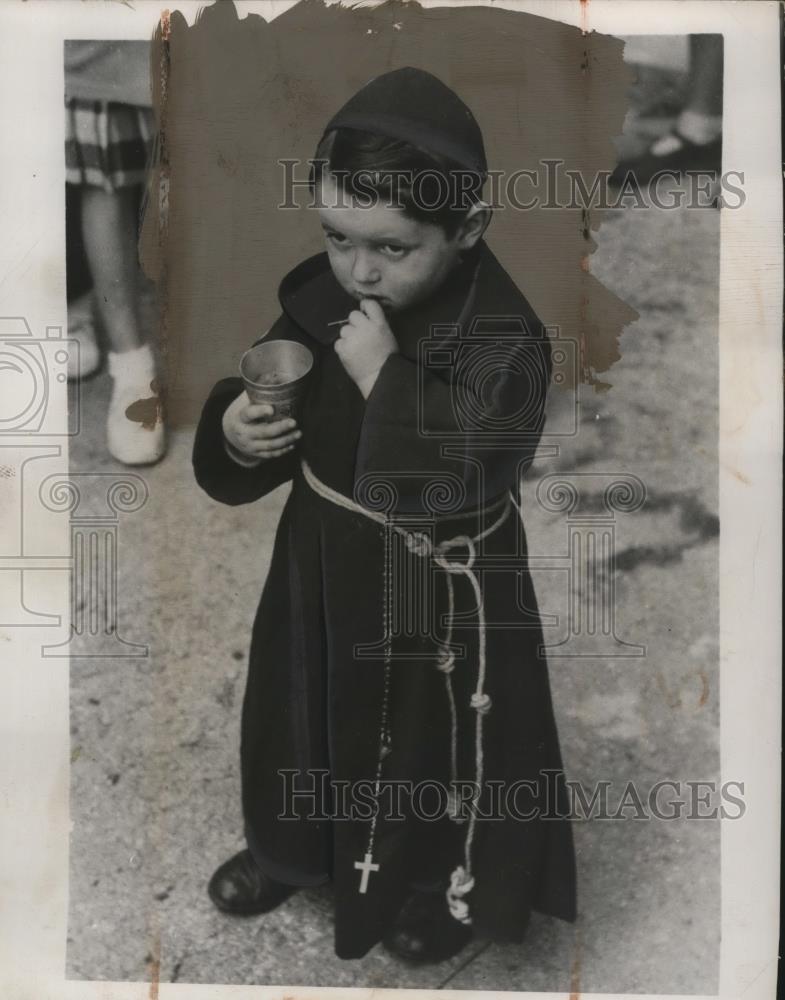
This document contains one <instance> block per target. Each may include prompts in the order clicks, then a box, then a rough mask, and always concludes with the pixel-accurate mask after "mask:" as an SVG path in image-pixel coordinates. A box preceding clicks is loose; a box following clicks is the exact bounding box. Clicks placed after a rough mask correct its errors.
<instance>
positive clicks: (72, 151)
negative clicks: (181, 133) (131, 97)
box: [65, 98, 155, 192]
mask: <svg viewBox="0 0 785 1000" xmlns="http://www.w3.org/2000/svg"><path fill="white" fill-rule="evenodd" d="M154 140H155V118H154V116H153V112H152V109H151V108H145V107H139V106H137V105H134V104H115V103H112V102H107V101H83V100H79V99H78V98H71V99H70V100H67V101H66V102H65V179H66V183H68V184H80V185H84V184H86V185H89V186H91V187H99V188H102V189H103V190H104V191H109V192H111V191H116V190H118V189H119V188H126V187H133V186H134V185H136V184H142V183H144V180H145V178H146V177H147V171H148V168H149V166H150V161H151V157H152V151H153V145H154Z"/></svg>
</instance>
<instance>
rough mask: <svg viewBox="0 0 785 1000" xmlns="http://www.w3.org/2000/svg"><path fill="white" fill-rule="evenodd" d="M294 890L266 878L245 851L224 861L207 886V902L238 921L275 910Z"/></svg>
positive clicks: (289, 886) (291, 887) (248, 852)
mask: <svg viewBox="0 0 785 1000" xmlns="http://www.w3.org/2000/svg"><path fill="white" fill-rule="evenodd" d="M296 889H297V887H296V886H293V885H283V884H282V883H281V882H275V881H273V879H271V878H269V877H268V876H267V875H265V873H264V872H263V871H262V869H261V868H260V867H259V866H258V865H257V863H256V862H255V861H254V859H253V856H252V855H251V852H250V851H248V850H245V851H240V853H239V854H235V856H234V857H233V858H229V860H228V861H225V862H224V863H223V864H222V865H221V867H220V868H218V869H217V870H216V872H215V874H214V875H213V877H212V878H211V879H210V883H209V885H208V886H207V892H208V893H209V895H210V899H211V900H212V901H213V902H214V903H215V905H216V906H217V907H218V909H219V910H223V912H224V913H234V914H235V915H236V916H241V917H251V916H254V915H255V914H257V913H267V912H268V911H270V910H274V909H275V907H276V906H278V905H279V904H281V903H282V902H283V901H284V900H285V899H288V897H289V896H291V895H292V893H293V892H295V891H296Z"/></svg>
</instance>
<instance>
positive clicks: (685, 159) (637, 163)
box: [608, 129, 722, 187]
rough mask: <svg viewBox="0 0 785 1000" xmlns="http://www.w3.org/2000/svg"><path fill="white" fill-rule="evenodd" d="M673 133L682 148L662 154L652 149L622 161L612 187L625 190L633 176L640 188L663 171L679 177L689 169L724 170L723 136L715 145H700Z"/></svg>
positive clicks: (707, 143) (612, 176)
mask: <svg viewBox="0 0 785 1000" xmlns="http://www.w3.org/2000/svg"><path fill="white" fill-rule="evenodd" d="M671 134H672V135H673V136H674V137H675V138H676V139H678V141H679V143H680V145H679V148H678V149H674V150H673V151H672V152H670V153H663V154H662V155H658V154H657V153H654V152H652V151H651V150H649V151H648V152H646V153H644V154H643V155H642V156H639V157H637V158H635V159H631V160H622V162H621V163H619V164H617V166H616V169H615V170H614V171H613V173H612V174H611V176H610V179H609V181H608V183H609V185H610V186H611V187H621V186H622V184H623V183H624V181H625V180H626V178H627V176H628V175H629V174H632V175H633V176H634V177H635V181H636V182H637V184H638V185H641V184H648V183H649V181H650V180H651V179H652V178H653V177H654V176H655V175H656V174H658V173H659V172H660V171H662V170H669V171H672V172H673V173H677V174H679V175H681V174H682V173H685V172H686V171H688V170H691V171H696V172H701V173H707V174H710V173H713V174H715V175H717V174H719V172H720V170H721V167H722V136H720V137H719V138H717V139H714V140H712V142H706V143H698V142H691V141H690V140H689V139H688V138H687V137H686V136H683V135H682V134H681V133H680V132H679V131H678V130H676V129H674V130H673V131H672V133H671Z"/></svg>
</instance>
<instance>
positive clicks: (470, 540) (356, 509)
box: [300, 458, 520, 924]
mask: <svg viewBox="0 0 785 1000" xmlns="http://www.w3.org/2000/svg"><path fill="white" fill-rule="evenodd" d="M300 466H301V468H302V471H303V475H304V477H305V481H306V482H307V483H308V485H309V486H310V487H311V489H312V490H313V491H314V492H315V493H316V494H318V495H319V496H321V497H322V498H324V499H325V500H329V501H330V502H331V503H334V504H335V505H336V506H338V507H342V508H343V509H344V510H348V511H351V512H352V513H355V514H362V516H363V517H367V518H369V519H370V520H372V521H375V522H376V523H377V524H380V525H382V526H383V527H385V528H392V529H393V531H395V532H397V533H398V534H399V535H401V536H402V537H403V538H404V540H405V542H406V546H407V548H408V549H409V551H410V552H412V553H414V554H415V555H418V556H421V557H425V556H429V557H431V558H433V560H434V562H435V563H436V565H437V566H439V568H440V569H442V570H444V572H445V574H446V576H445V579H446V583H447V600H448V610H447V635H446V637H445V642H444V644H443V645H442V646H441V648H440V650H439V661H438V663H437V669H438V670H440V671H441V672H442V673H444V680H445V686H446V690H447V697H448V701H449V705H450V719H451V737H450V768H451V772H452V775H451V777H452V783H453V786H454V785H455V782H456V781H457V774H458V716H457V710H456V705H455V693H454V691H453V687H452V678H451V676H450V675H451V674H452V671H453V670H454V668H455V655H454V653H452V651H451V650H450V645H451V641H452V634H453V625H454V617H455V593H454V585H453V581H452V577H453V575H455V574H458V573H460V574H462V575H463V576H465V577H466V578H467V579H468V580H469V583H470V584H471V587H472V590H473V591H474V597H475V601H476V602H477V640H478V665H477V684H476V687H475V690H474V694H473V695H472V696H471V699H470V707H471V708H473V709H474V710H475V711H476V713H477V716H476V722H475V740H474V745H475V776H476V785H477V789H478V793H479V789H480V788H481V787H482V780H483V773H484V759H483V746H482V729H483V717H484V716H485V715H486V714H487V713H488V712H489V711H490V708H491V699H490V697H489V696H488V695H487V694H486V693H485V670H486V655H485V654H486V621H485V602H484V600H483V593H482V588H481V587H480V582H479V580H478V579H477V574H476V573H475V572H474V568H473V567H474V562H475V559H476V556H477V549H476V544H477V542H480V541H482V540H483V539H484V538H487V537H488V536H489V535H490V534H492V533H493V532H494V531H495V530H496V529H497V528H498V527H500V525H501V524H502V523H503V522H504V521H505V520H506V519H507V517H508V516H509V514H510V510H511V505H510V500H512V503H513V504H514V506H515V508H516V510H518V511H519V512H520V507H519V506H518V504H517V503H516V501H515V498H514V497H512V494H511V493H510V494H509V495H505V497H504V498H503V499H502V500H501V501H500V504H503V507H502V510H501V513H500V514H499V516H498V517H497V518H496V520H495V521H493V522H492V523H491V524H490V525H488V527H487V528H485V529H484V530H483V531H480V532H479V533H478V534H476V535H474V536H469V535H456V537H455V538H450V539H445V540H444V541H443V542H440V543H439V544H438V545H437V546H436V547H434V545H433V543H432V542H431V539H430V538H429V537H428V536H427V535H425V534H424V533H423V532H421V531H414V532H413V531H407V529H405V528H402V527H400V526H398V525H396V524H395V523H394V522H393V521H392V520H391V519H390V518H389V517H388V516H387V515H385V514H382V513H380V512H379V511H374V510H369V509H368V508H367V507H363V506H362V505H361V504H358V503H356V502H355V501H354V500H352V499H350V498H349V497H347V496H344V494H343V493H339V492H338V491H337V490H334V489H332V487H330V486H328V485H327V484H326V483H323V482H322V481H321V479H319V478H318V476H316V474H315V473H314V472H313V470H312V469H311V467H310V465H309V464H308V463H307V462H306V460H305V459H304V458H301V459H300ZM495 506H496V505H494V507H492V508H490V509H491V510H492V509H495ZM460 546H465V547H466V550H467V557H466V561H465V562H459V561H456V560H451V559H449V558H448V557H447V553H448V552H450V551H452V549H455V548H458V547H460ZM391 575H392V574H391V570H390V553H389V532H385V551H384V578H385V579H384V582H385V595H384V605H385V606H384V610H383V615H382V620H383V625H384V637H385V648H384V694H383V698H382V721H381V727H380V734H379V735H380V744H379V759H378V764H377V769H376V780H375V783H374V789H375V795H376V797H377V799H378V795H379V788H380V782H381V772H382V761H383V759H384V757H385V756H386V748H389V732H388V718H387V712H388V700H389V687H390V684H389V677H390V674H389V671H390V663H391V659H392V649H391V640H390V620H389V605H390V596H391V595H390V587H391V583H392V581H391ZM456 807H457V803H456V802H455V799H454V791H453V801H452V818H453V819H455V820H456V821H461V817H459V816H458V814H457V808H456ZM376 818H377V816H376V813H374V815H373V817H372V819H371V830H370V836H369V841H368V849H367V854H366V860H368V861H369V860H370V856H371V854H372V852H373V844H374V839H375V834H376ZM476 820H477V812H476V809H472V810H471V814H470V817H469V824H468V827H467V831H466V839H465V841H464V861H465V867H464V866H462V865H459V866H458V867H457V868H456V869H455V870H454V871H453V873H452V875H451V876H450V887H449V888H448V890H447V902H448V904H449V907H450V912H451V914H452V915H453V916H454V917H455V918H456V920H460V921H461V922H462V923H465V924H470V923H471V922H472V921H471V916H470V915H469V907H468V904H467V903H466V901H465V900H464V899H463V897H464V896H465V895H466V894H467V893H469V892H470V891H471V890H472V888H473V887H474V877H473V876H472V858H471V851H472V843H473V841H474V831H475V824H476Z"/></svg>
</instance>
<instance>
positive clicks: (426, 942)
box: [382, 892, 472, 964]
mask: <svg viewBox="0 0 785 1000" xmlns="http://www.w3.org/2000/svg"><path fill="white" fill-rule="evenodd" d="M471 939H472V929H471V926H469V925H468V924H462V923H461V922H460V920H456V919H455V917H453V916H452V915H451V913H450V911H449V909H448V906H447V898H446V896H445V894H444V892H414V893H412V895H411V896H410V897H409V898H408V899H407V900H406V902H405V903H404V905H403V907H402V909H401V911H400V913H399V914H398V916H397V917H396V919H395V922H394V924H393V925H392V927H391V928H390V930H389V931H388V932H387V934H386V935H385V936H384V939H383V941H382V944H383V945H384V947H385V948H386V949H387V950H388V951H390V952H392V953H393V954H394V955H397V956H398V957H399V958H403V959H405V960H406V961H407V962H418V963H422V964H424V963H426V962H443V961H445V959H448V958H452V956H453V955H457V954H458V952H459V951H460V950H461V949H462V948H465V947H466V945H467V944H468V943H469V941H471Z"/></svg>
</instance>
